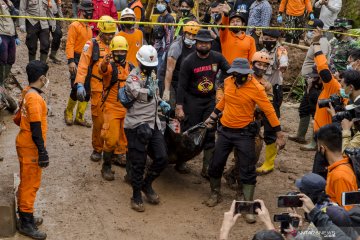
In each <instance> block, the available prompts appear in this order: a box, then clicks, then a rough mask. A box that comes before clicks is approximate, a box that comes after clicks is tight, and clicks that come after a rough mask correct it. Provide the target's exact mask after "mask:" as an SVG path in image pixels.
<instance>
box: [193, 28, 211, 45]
mask: <svg viewBox="0 0 360 240" xmlns="http://www.w3.org/2000/svg"><path fill="white" fill-rule="evenodd" d="M194 39H195V40H196V41H200V42H212V41H213V40H214V39H213V38H212V37H211V34H210V31H209V30H207V29H200V30H199V31H198V33H197V34H196V36H195V38H194Z"/></svg>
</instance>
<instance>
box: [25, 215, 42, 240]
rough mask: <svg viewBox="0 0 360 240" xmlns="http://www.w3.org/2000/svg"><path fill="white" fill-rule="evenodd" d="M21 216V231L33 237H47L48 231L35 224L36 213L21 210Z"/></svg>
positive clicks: (40, 238)
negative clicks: (45, 231) (41, 230)
mask: <svg viewBox="0 0 360 240" xmlns="http://www.w3.org/2000/svg"><path fill="white" fill-rule="evenodd" d="M19 216H20V219H19V226H18V230H19V233H21V234H22V235H25V236H28V237H30V238H32V239H39V240H43V239H46V237H47V236H46V233H44V232H40V231H39V230H37V227H36V226H35V221H34V215H33V214H32V213H25V212H19Z"/></svg>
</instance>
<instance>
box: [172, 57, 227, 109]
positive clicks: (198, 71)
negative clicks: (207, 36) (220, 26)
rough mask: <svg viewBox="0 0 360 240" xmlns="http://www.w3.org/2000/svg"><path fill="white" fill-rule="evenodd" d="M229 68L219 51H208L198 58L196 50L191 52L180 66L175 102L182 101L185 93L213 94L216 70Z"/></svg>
mask: <svg viewBox="0 0 360 240" xmlns="http://www.w3.org/2000/svg"><path fill="white" fill-rule="evenodd" d="M229 68H230V66H229V63H228V62H227V61H226V59H225V58H224V56H223V55H222V54H221V53H218V52H215V51H210V53H209V56H208V57H207V58H200V57H199V56H198V55H197V52H194V53H191V54H190V55H189V56H188V57H186V58H185V59H184V60H183V62H182V64H181V67H180V72H179V85H178V92H177V98H176V103H177V104H180V105H182V104H183V103H184V97H185V93H189V94H191V95H194V96H197V97H212V96H214V95H215V81H216V75H217V73H218V71H219V70H221V71H222V72H224V73H226V71H227V70H228V69H229Z"/></svg>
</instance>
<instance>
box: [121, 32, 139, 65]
mask: <svg viewBox="0 0 360 240" xmlns="http://www.w3.org/2000/svg"><path fill="white" fill-rule="evenodd" d="M116 36H123V37H124V38H126V41H127V42H128V44H129V50H128V53H127V56H126V61H127V62H130V63H131V64H133V65H134V66H135V67H137V66H138V63H137V60H136V53H137V52H138V51H139V49H140V48H141V46H142V45H143V33H142V31H141V30H139V29H134V32H133V33H126V32H124V31H120V32H119V33H118V34H116Z"/></svg>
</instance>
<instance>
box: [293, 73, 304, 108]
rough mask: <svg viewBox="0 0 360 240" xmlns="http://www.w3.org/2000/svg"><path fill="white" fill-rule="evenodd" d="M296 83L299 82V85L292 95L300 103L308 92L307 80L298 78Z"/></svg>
mask: <svg viewBox="0 0 360 240" xmlns="http://www.w3.org/2000/svg"><path fill="white" fill-rule="evenodd" d="M295 81H297V84H296V86H295V87H294V89H293V91H292V93H291V95H292V97H293V98H294V99H295V100H296V101H297V102H300V101H301V99H302V97H303V96H304V94H305V91H306V84H305V78H303V77H302V76H298V77H297V79H296V80H295Z"/></svg>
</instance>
